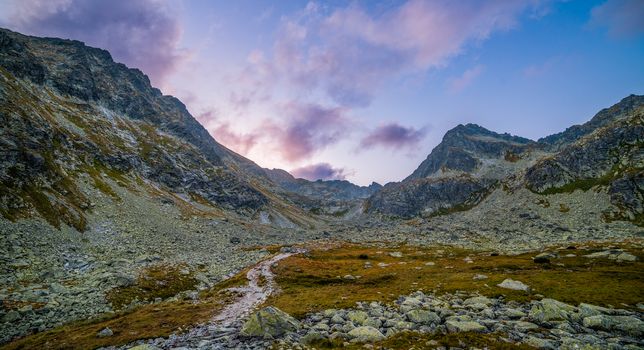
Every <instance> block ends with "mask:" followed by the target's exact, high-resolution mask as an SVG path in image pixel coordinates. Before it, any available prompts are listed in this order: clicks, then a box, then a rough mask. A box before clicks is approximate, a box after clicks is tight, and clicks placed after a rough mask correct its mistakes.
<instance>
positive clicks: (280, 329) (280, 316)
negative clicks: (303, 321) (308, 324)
mask: <svg viewBox="0 0 644 350" xmlns="http://www.w3.org/2000/svg"><path fill="white" fill-rule="evenodd" d="M299 328H300V322H299V321H298V320H296V319H295V318H293V317H291V315H289V314H287V313H285V312H284V311H282V310H280V309H278V308H276V307H273V306H269V307H265V308H263V309H261V310H259V311H257V312H256V313H254V314H253V315H251V316H250V318H249V319H248V320H247V321H246V322H245V323H244V325H243V326H242V329H241V331H240V334H241V335H242V336H246V337H263V338H266V339H272V338H275V337H279V336H281V335H283V334H285V333H287V332H293V331H297V330H298V329H299Z"/></svg>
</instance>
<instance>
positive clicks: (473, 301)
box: [463, 297, 493, 306]
mask: <svg viewBox="0 0 644 350" xmlns="http://www.w3.org/2000/svg"><path fill="white" fill-rule="evenodd" d="M492 303H493V301H492V300H491V299H489V298H486V297H472V298H469V299H466V300H465V301H464V302H463V305H465V306H468V305H474V304H483V305H486V306H487V305H491V304H492Z"/></svg>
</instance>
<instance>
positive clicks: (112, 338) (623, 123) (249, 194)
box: [0, 29, 644, 350]
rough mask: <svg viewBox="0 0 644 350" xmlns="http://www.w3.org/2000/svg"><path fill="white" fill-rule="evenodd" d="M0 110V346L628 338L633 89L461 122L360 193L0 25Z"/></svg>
mask: <svg viewBox="0 0 644 350" xmlns="http://www.w3.org/2000/svg"><path fill="white" fill-rule="evenodd" d="M616 102H617V101H616ZM589 117H590V116H589ZM0 121H1V123H0V213H1V214H2V215H1V218H0V242H1V244H0V262H1V263H0V348H2V349H94V348H104V349H137V350H143V349H256V348H260V349H261V348H272V349H287V348H288V349H290V348H295V349H308V348H311V349H312V348H316V349H324V348H347V349H363V348H388V349H409V348H416V349H420V348H432V349H433V348H441V349H448V348H450V349H456V348H468V349H469V348H478V349H480V348H502V349H531V348H540V349H642V348H643V347H644V321H643V320H644V263H643V262H642V259H644V240H643V238H644V237H643V234H644V230H643V229H642V226H643V225H644V151H643V145H644V96H637V95H630V96H625V97H624V98H623V99H622V100H621V101H618V102H617V103H616V104H614V105H613V106H607V108H605V109H603V110H601V111H598V113H597V114H596V115H595V116H593V117H592V118H590V120H589V121H588V122H586V123H584V124H582V125H574V126H571V127H569V128H568V129H566V130H564V131H562V132H560V133H557V134H554V135H550V136H545V137H543V138H541V139H539V140H530V139H527V138H523V137H520V136H514V135H510V134H507V133H503V134H501V133H497V132H494V131H490V130H487V129H485V128H484V127H482V126H479V125H475V124H466V125H457V126H455V127H454V128H453V129H451V130H450V131H448V132H447V133H446V134H445V135H444V137H443V139H442V141H441V142H440V144H438V146H436V147H435V148H434V149H433V150H431V152H429V155H428V156H427V158H426V159H425V160H424V161H423V162H422V163H421V164H420V165H419V166H418V168H417V169H416V170H415V171H414V172H413V173H411V174H410V175H409V176H408V177H406V178H405V179H404V180H403V181H401V182H397V183H388V184H386V185H384V186H381V185H379V184H377V183H373V184H372V185H370V186H368V187H361V186H357V185H354V184H352V183H350V182H348V181H344V180H342V181H341V180H334V181H322V180H318V181H308V180H305V179H299V178H295V177H293V176H292V175H291V174H289V173H288V172H287V171H285V170H281V169H265V168H262V167H260V166H259V165H257V164H255V163H254V162H253V161H251V160H249V159H247V158H245V157H243V156H241V155H239V154H237V153H235V152H233V151H231V150H229V149H227V148H226V147H224V146H223V145H222V144H220V143H218V142H217V141H216V140H215V139H213V137H211V136H210V134H209V133H208V131H206V129H204V127H202V125H201V124H199V122H197V121H196V120H195V118H193V116H192V115H191V114H190V113H189V112H188V109H187V108H186V106H185V105H184V104H183V103H182V102H181V101H179V100H178V99H177V98H174V97H172V96H167V95H163V94H162V93H161V91H160V90H159V89H157V88H155V87H153V86H151V84H150V80H149V79H148V77H147V76H146V75H145V74H144V73H143V72H141V71H140V70H137V69H131V68H128V67H127V66H125V65H124V64H121V63H116V62H114V61H113V59H112V57H111V55H110V53H109V52H107V51H105V50H102V49H98V48H93V47H88V46H86V45H85V44H83V43H82V42H79V41H71V40H63V39H56V38H40V37H32V36H26V35H22V34H19V33H16V32H12V31H10V30H6V29H0ZM427 151H430V150H427Z"/></svg>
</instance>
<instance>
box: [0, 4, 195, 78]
mask: <svg viewBox="0 0 644 350" xmlns="http://www.w3.org/2000/svg"><path fill="white" fill-rule="evenodd" d="M11 4H12V9H11V11H12V15H11V16H9V19H8V21H7V22H6V23H3V25H5V26H7V27H9V28H12V29H15V30H18V31H20V32H23V33H27V34H32V35H39V36H49V37H51V36H54V37H62V38H69V39H76V40H81V41H84V42H86V43H87V44H88V45H90V46H97V47H100V48H103V49H107V50H108V51H110V53H111V54H112V56H113V57H114V59H115V60H116V61H119V62H123V63H125V64H127V65H128V66H130V67H136V68H139V69H141V70H142V71H144V72H145V73H146V74H148V75H149V76H150V78H151V80H152V81H153V83H155V84H157V85H158V84H162V82H163V80H164V79H165V78H166V77H167V76H168V75H169V74H170V73H172V72H174V70H175V68H176V67H177V65H178V64H179V63H180V62H181V61H182V60H183V59H184V58H185V57H186V56H187V55H186V52H184V51H183V50H181V49H179V47H178V45H179V40H180V39H181V32H182V28H181V24H180V23H179V21H178V20H177V18H176V17H175V16H174V15H172V13H171V11H170V10H169V9H168V8H167V7H166V6H164V5H163V4H162V3H159V2H158V1H154V0H140V1H130V0H112V1H86V0H23V1H16V2H13V3H11Z"/></svg>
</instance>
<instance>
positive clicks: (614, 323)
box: [583, 315, 644, 338]
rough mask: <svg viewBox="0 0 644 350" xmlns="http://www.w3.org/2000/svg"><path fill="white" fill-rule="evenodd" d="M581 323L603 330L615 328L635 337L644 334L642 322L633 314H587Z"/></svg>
mask: <svg viewBox="0 0 644 350" xmlns="http://www.w3.org/2000/svg"><path fill="white" fill-rule="evenodd" d="M583 325H584V327H588V328H592V329H599V330H604V331H613V330H616V331H619V332H621V333H624V334H627V335H630V336H632V337H637V338H639V337H641V336H643V335H644V322H642V321H641V320H640V319H638V318H636V317H633V316H608V315H595V316H589V317H585V318H584V319H583Z"/></svg>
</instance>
